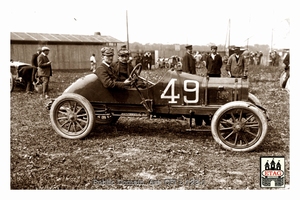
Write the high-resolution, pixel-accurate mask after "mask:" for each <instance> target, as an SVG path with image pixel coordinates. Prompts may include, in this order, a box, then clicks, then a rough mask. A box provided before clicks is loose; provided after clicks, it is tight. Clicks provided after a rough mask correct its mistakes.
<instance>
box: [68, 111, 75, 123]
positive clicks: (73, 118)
mask: <svg viewBox="0 0 300 200" xmlns="http://www.w3.org/2000/svg"><path fill="white" fill-rule="evenodd" d="M69 120H70V121H72V122H74V121H76V120H77V116H76V114H75V113H70V114H69Z"/></svg>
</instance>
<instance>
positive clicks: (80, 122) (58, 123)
mask: <svg viewBox="0 0 300 200" xmlns="http://www.w3.org/2000/svg"><path fill="white" fill-rule="evenodd" d="M50 120H51V124H52V127H53V129H54V130H55V131H56V133H58V134H59V135H60V136H62V137H64V138H68V139H81V138H84V137H86V136H87V135H88V134H89V133H90V132H91V131H92V129H93V127H94V124H95V112H94V108H93V107H92V105H91V103H90V102H89V101H88V100H87V99H86V98H84V97H83V96H81V95H79V94H74V93H66V94H63V95H61V96H60V97H58V98H57V99H56V100H55V101H54V102H53V104H52V106H51V109H50Z"/></svg>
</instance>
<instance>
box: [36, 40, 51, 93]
mask: <svg viewBox="0 0 300 200" xmlns="http://www.w3.org/2000/svg"><path fill="white" fill-rule="evenodd" d="M49 51H50V49H49V48H48V47H46V46H44V47H42V53H41V54H40V55H39V56H38V76H39V77H40V78H41V80H42V86H43V94H42V95H41V97H43V98H49V94H48V92H49V81H50V76H52V67H51V61H49V58H48V54H49Z"/></svg>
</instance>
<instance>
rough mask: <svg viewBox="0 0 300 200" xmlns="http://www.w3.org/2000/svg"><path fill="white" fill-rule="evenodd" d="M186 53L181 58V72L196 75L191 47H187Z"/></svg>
mask: <svg viewBox="0 0 300 200" xmlns="http://www.w3.org/2000/svg"><path fill="white" fill-rule="evenodd" d="M185 48H186V53H185V55H184V56H183V58H182V71H183V72H186V73H190V74H196V59H195V58H194V56H193V54H192V52H193V46H192V45H187V46H186V47H185Z"/></svg>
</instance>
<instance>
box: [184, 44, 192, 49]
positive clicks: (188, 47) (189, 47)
mask: <svg viewBox="0 0 300 200" xmlns="http://www.w3.org/2000/svg"><path fill="white" fill-rule="evenodd" d="M185 48H186V49H192V48H193V45H186V46H185Z"/></svg>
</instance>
